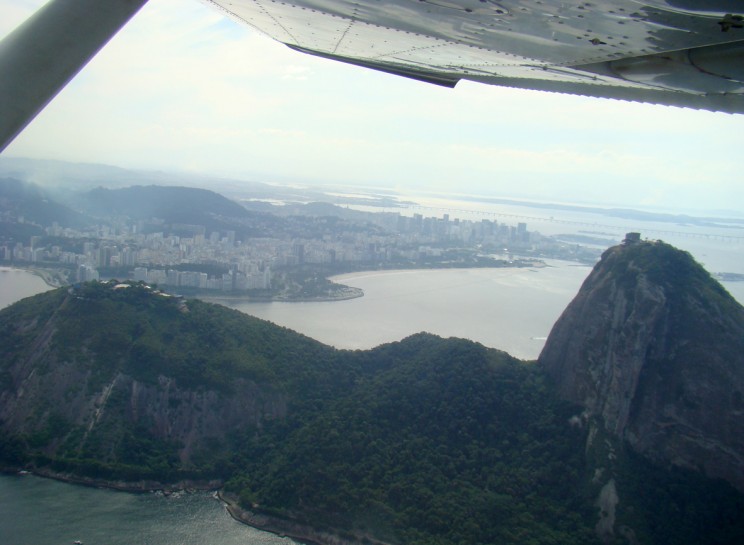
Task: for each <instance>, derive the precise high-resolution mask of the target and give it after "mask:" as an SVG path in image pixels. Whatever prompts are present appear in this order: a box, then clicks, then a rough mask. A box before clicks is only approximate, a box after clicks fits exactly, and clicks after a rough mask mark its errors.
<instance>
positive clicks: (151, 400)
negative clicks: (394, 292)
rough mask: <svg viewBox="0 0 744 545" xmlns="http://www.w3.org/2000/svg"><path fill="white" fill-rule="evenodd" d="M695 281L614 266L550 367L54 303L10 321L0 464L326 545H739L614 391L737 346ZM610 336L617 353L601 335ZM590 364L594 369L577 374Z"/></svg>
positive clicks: (124, 295) (152, 299)
mask: <svg viewBox="0 0 744 545" xmlns="http://www.w3.org/2000/svg"><path fill="white" fill-rule="evenodd" d="M628 251H630V252H636V253H634V254H632V256H629V255H628V254H627V252H628ZM670 263H671V264H673V265H674V268H673V271H672V273H670V272H669V270H668V269H669V267H668V266H666V265H668V264H670ZM631 264H632V266H631ZM665 264H666V265H665ZM610 265H612V266H610ZM698 267H699V266H698V265H697V264H695V263H694V261H691V258H689V256H687V255H685V254H684V253H679V251H677V250H674V249H672V248H671V247H668V246H667V245H663V244H660V243H659V244H657V243H654V244H650V243H649V245H646V244H645V243H643V244H641V245H638V246H635V247H632V248H630V247H626V246H623V247H619V248H616V249H613V250H612V251H608V253H606V256H605V259H603V262H600V264H598V265H597V267H596V268H595V272H593V274H595V273H596V275H595V277H594V278H593V279H592V280H591V281H590V280H589V279H587V283H585V286H584V287H582V290H581V291H580V292H579V295H577V300H578V301H584V302H586V301H587V300H590V301H592V304H589V305H585V306H580V307H579V308H580V311H579V312H576V311H570V309H571V306H570V307H569V309H567V311H566V312H567V313H568V314H566V315H569V316H570V315H574V316H581V315H583V314H586V315H587V316H585V318H587V320H585V321H584V322H579V321H576V322H575V323H574V326H573V327H570V328H568V329H569V330H571V331H573V332H574V333H575V334H576V338H575V341H576V346H578V348H575V347H574V348H571V347H572V346H574V345H573V343H574V340H572V339H571V338H569V339H566V338H565V335H564V334H563V333H561V330H562V328H563V327H564V326H561V327H559V326H558V324H556V328H557V329H555V330H554V333H551V338H550V339H549V342H548V343H546V350H547V345H548V344H554V343H556V342H559V341H560V340H561V338H562V335H564V338H563V341H561V342H566V343H567V344H566V345H565V347H568V348H566V350H562V351H559V354H560V358H561V361H562V362H563V363H562V364H561V366H556V367H554V368H551V367H550V366H549V361H548V360H544V359H542V361H540V363H539V364H538V365H535V364H534V363H529V362H521V361H519V360H516V359H515V358H512V357H511V356H509V355H508V354H506V353H504V352H500V351H498V350H494V349H490V348H486V347H484V346H482V345H479V344H477V343H473V342H471V341H467V340H463V339H442V338H439V337H436V336H434V335H430V334H426V333H420V334H417V335H414V336H411V337H409V338H406V339H404V340H402V341H399V342H395V343H390V344H387V345H382V346H380V347H377V348H375V349H372V350H365V351H344V350H336V349H333V348H331V347H328V346H325V345H322V344H321V343H318V342H316V341H313V340H312V339H309V338H307V337H304V336H302V335H300V334H298V333H295V332H292V331H289V330H287V329H285V328H280V327H277V326H275V325H273V324H270V323H268V322H264V321H262V320H258V319H256V318H252V317H249V316H246V315H243V314H241V313H239V312H237V311H232V310H229V309H225V308H224V307H220V306H218V305H210V304H207V303H203V302H200V301H198V300H190V301H187V300H184V299H181V298H178V297H169V296H167V295H165V294H162V293H159V292H157V291H156V290H152V289H150V288H149V287H147V286H146V285H144V284H143V283H132V282H128V283H124V284H119V283H117V282H108V283H88V284H81V285H79V286H77V287H74V288H68V289H59V290H54V291H51V292H47V293H45V294H41V295H38V296H35V297H32V298H29V299H26V300H23V301H21V302H19V303H16V304H15V305H12V306H11V307H8V308H6V309H4V310H2V311H1V312H0V429H2V430H3V433H2V434H0V461H2V462H3V463H5V464H7V465H10V466H12V467H23V468H28V469H39V470H41V471H42V472H46V474H52V475H56V476H60V475H62V476H70V475H71V476H74V478H76V479H85V480H88V482H93V483H99V484H100V483H101V482H104V483H105V482H111V483H121V482H128V483H139V484H135V486H146V485H145V484H144V483H151V486H163V483H168V482H185V481H191V482H194V481H200V482H210V481H211V482H212V483H219V484H221V485H223V487H224V488H223V490H224V492H225V493H226V494H228V495H229V496H230V497H231V498H233V502H234V503H233V508H235V506H238V505H239V506H240V508H241V509H244V510H249V511H253V512H255V513H258V514H259V515H260V516H262V517H268V518H270V519H271V520H272V521H273V522H272V524H279V527H280V528H286V529H289V528H293V527H294V528H297V527H299V526H297V525H300V526H302V527H305V526H307V525H308V524H310V525H311V526H313V527H314V528H315V529H318V530H320V531H321V532H320V534H318V535H321V534H322V535H324V536H326V537H323V542H324V543H329V544H330V543H333V542H334V540H335V539H337V538H338V536H339V535H341V536H346V538H347V539H348V540H349V541H348V542H353V541H354V540H356V541H357V542H360V543H361V542H363V540H364V538H365V537H367V538H369V537H370V536H371V537H373V538H374V539H376V540H378V541H382V542H385V543H391V544H403V543H405V544H406V545H424V544H426V545H429V544H432V543H435V544H438V545H455V544H459V543H463V542H465V543H469V544H470V545H491V544H495V543H525V542H530V543H535V544H545V545H547V544H558V543H576V544H590V543H600V542H602V543H610V544H614V543H618V544H619V543H631V544H632V543H680V544H687V543H689V544H690V545H692V544H693V543H694V544H696V545H697V544H700V543H738V542H740V540H739V539H738V538H740V537H741V536H744V516H742V515H744V495H742V494H741V493H740V492H737V491H736V490H734V489H733V488H732V487H731V486H730V485H729V484H728V483H726V482H723V481H721V480H715V479H710V478H708V477H706V476H705V472H704V471H700V468H698V467H696V466H695V465H694V464H690V463H676V460H674V459H672V460H670V459H669V457H668V456H666V455H665V453H666V452H667V451H668V450H669V449H670V448H672V447H674V446H675V445H677V444H673V443H669V444H662V445H661V446H660V447H658V449H657V450H656V451H649V450H643V449H639V448H638V444H639V443H638V442H636V443H634V442H633V437H632V436H628V435H627V434H624V433H619V434H618V432H617V430H618V429H619V428H618V426H621V427H622V426H624V428H622V429H623V430H628V429H630V430H634V429H636V428H633V427H632V423H633V422H634V420H633V419H634V418H635V414H636V413H635V412H634V409H633V405H632V403H628V402H626V401H625V397H624V393H625V392H626V391H627V389H626V390H624V389H623V388H621V387H617V384H620V385H621V386H622V384H624V383H622V381H621V380H620V378H622V377H623V376H625V375H623V372H622V371H623V370H630V369H642V368H643V366H642V365H641V366H640V367H638V366H636V367H633V365H629V366H626V365H625V364H624V363H623V361H621V360H622V358H619V357H620V356H623V355H624V354H626V353H629V354H631V355H634V354H642V355H643V358H645V357H646V355H647V354H648V355H649V357H651V361H657V360H658V359H659V358H660V356H659V354H661V353H662V352H661V349H662V348H664V349H665V348H667V347H668V346H676V345H675V343H674V342H672V339H673V338H674V337H672V338H670V339H668V342H666V343H664V342H661V341H659V339H663V338H666V337H664V336H663V335H662V333H666V334H671V333H670V332H673V333H674V335H677V336H679V335H682V337H679V338H685V336H687V338H690V339H692V340H694V341H695V342H696V343H699V342H702V341H705V340H706V339H708V338H709V337H711V335H713V337H711V339H712V340H714V341H715V340H716V339H718V341H722V340H725V339H726V338H727V337H725V336H724V337H716V336H715V335H716V334H717V335H719V336H720V335H721V333H720V332H718V333H715V332H712V333H711V332H709V331H708V330H707V329H705V327H703V328H701V327H700V326H696V325H695V324H696V323H697V322H696V320H698V321H699V320H701V319H702V320H703V322H711V320H710V319H709V314H708V313H710V312H712V310H711V309H713V310H715V309H718V314H719V317H718V320H719V321H718V322H715V323H716V324H726V323H729V322H732V321H733V323H734V325H735V324H737V323H738V319H739V318H738V317H739V316H740V315H739V314H738V312H739V310H737V309H738V308H739V307H729V306H727V305H731V303H730V302H727V301H728V299H727V298H726V296H727V294H726V292H725V290H722V288H720V286H718V285H717V284H715V283H713V284H711V283H710V282H711V281H712V280H711V279H710V277H709V275H707V273H705V272H704V271H702V272H701V271H700V269H699V268H698ZM590 278H591V276H590ZM682 288H684V289H682ZM665 290H666V291H665ZM695 293H697V294H700V293H704V294H705V295H706V297H708V298H709V299H710V300H706V301H699V300H698V298H696V297H692V295H691V294H695ZM649 294H650V295H649ZM621 296H622V301H625V302H624V303H623V302H622V301H621V300H620V299H618V298H619V297H621ZM593 297H596V299H593ZM602 301H604V302H603V303H602ZM690 301H692V302H694V303H695V304H694V305H692V306H690V304H691V303H690ZM634 302H638V303H639V304H637V305H631V304H630V303H634ZM600 303H602V304H600ZM719 303H720V304H719ZM572 305H573V303H572ZM670 308H673V309H676V310H679V309H682V310H685V309H688V310H689V314H690V315H692V318H691V323H689V324H678V325H675V324H676V322H674V321H669V320H671V318H669V317H670V316H672V317H674V316H676V315H677V314H679V312H676V310H675V312H670V311H669V309H670ZM592 310H593V311H594V312H595V314H590V311H592ZM731 312H734V313H735V314H733V315H732V314H730V313H731ZM683 314H685V313H683ZM713 315H716V314H715V312H713ZM628 317H635V318H634V319H635V320H636V323H635V326H634V328H631V329H630V330H629V331H630V332H631V333H635V334H636V337H633V338H639V339H641V340H646V341H647V342H646V344H645V345H644V344H643V343H640V344H639V343H635V342H634V343H629V344H628V343H625V341H626V340H627V339H630V338H631V336H630V335H629V334H628V333H625V334H621V332H620V330H619V329H618V328H621V326H622V325H623V324H624V323H626V322H628ZM642 317H643V320H649V322H648V323H647V324H645V325H643V324H640V322H641V321H642V320H641V318H642ZM658 317H666V318H664V319H666V320H667V321H664V320H663V319H659V318H658ZM693 318H694V319H693ZM561 320H563V321H565V320H564V318H561ZM602 320H605V321H602ZM607 320H609V322H608V321H607ZM613 320H615V322H613ZM613 323H615V325H614V326H613ZM656 323H659V324H661V325H662V326H663V327H661V326H660V327H658V328H656V327H655V326H653V324H656ZM711 323H712V322H711ZM608 324H609V325H608ZM641 325H643V327H641ZM636 326H637V327H636ZM672 326H674V327H672ZM612 327H614V328H615V329H614V333H613V335H611V336H610V337H611V339H609V341H612V340H613V339H615V340H617V339H620V342H619V344H613V343H612V342H609V341H607V339H605V340H603V338H602V331H603V328H604V329H607V331H608V332H611V331H613V329H612ZM592 328H593V329H592ZM587 331H588V332H589V333H587ZM693 333H694V334H695V336H693V337H690V335H692V334H693ZM595 337H596V338H595ZM587 338H588V339H590V340H592V339H593V341H594V345H592V344H591V343H588V342H587ZM708 340H710V339H708ZM657 341H658V342H657ZM654 343H656V344H654ZM605 344H606V345H607V346H608V347H612V348H613V349H617V354H616V355H617V356H618V358H619V359H618V358H616V359H615V360H613V359H612V358H610V361H614V362H615V363H618V365H619V366H620V367H619V369H615V368H614V367H612V366H610V367H609V369H611V370H615V371H618V372H617V373H615V374H610V376H609V378H608V379H607V380H605V381H604V382H602V381H601V380H600V381H599V382H600V384H603V385H605V384H606V385H607V386H606V387H605V386H602V388H598V387H597V386H596V382H597V381H596V380H595V381H594V382H592V380H590V379H591V378H592V375H591V372H590V371H591V369H590V371H587V365H588V363H589V364H591V363H592V362H596V361H600V362H602V361H605V362H606V361H607V357H605V358H604V359H602V358H601V357H600V356H601V355H602V348H601V347H602V346H604V345H605ZM626 344H627V346H630V349H625V350H624V351H623V349H624V347H625V346H626ZM689 344H691V343H690V342H688V343H687V345H684V346H683V347H682V348H684V349H685V351H686V352H687V353H690V354H692V355H695V354H697V357H702V355H703V354H704V355H706V357H707V356H709V355H710V351H711V349H712V347H711V346H710V345H707V344H703V345H702V347H701V348H700V350H699V351H698V352H694V351H691V350H690V348H689V346H688V345H689ZM641 345H642V346H654V347H657V349H656V351H655V352H654V351H653V350H651V351H648V350H640V349H638V350H636V347H637V346H641ZM582 346H583V347H584V348H586V347H589V348H591V349H593V350H595V351H598V352H597V353H598V354H599V355H600V356H597V357H594V356H592V358H593V359H592V358H586V357H584V356H582V354H584V352H582V350H584V348H581V347H582ZM727 346H728V345H727ZM732 346H733V348H732V347H731V346H728V347H724V349H721V350H719V351H718V352H717V355H716V356H715V357H714V359H715V361H716V362H718V361H719V359H722V361H724V362H725V360H726V358H727V357H729V356H730V355H731V354H734V353H735V352H736V350H738V348H737V346H738V345H737V344H735V343H734V344H733V345H732ZM680 350H681V349H679V347H678V350H677V352H679V351H680ZM589 352H590V353H591V354H594V352H591V350H590V351H589ZM547 353H548V354H549V353H550V351H548V352H547ZM664 353H666V352H664ZM582 358H583V359H582ZM654 358H655V359H654ZM736 361H738V360H735V362H734V363H736ZM587 362H588V363H587ZM636 363H637V362H636ZM701 367H703V366H701ZM556 369H557V371H556ZM599 369H600V371H601V370H602V369H603V368H602V367H601V366H600V367H599ZM571 373H573V374H574V378H575V380H574V383H575V384H576V385H578V386H577V388H576V391H577V392H579V393H580V394H581V396H578V395H577V397H576V398H571V397H570V396H569V395H568V394H567V392H568V393H570V392H572V391H573V390H572V389H571V388H570V384H569V383H568V382H567V377H568V376H571ZM582 373H583V374H582ZM626 375H627V373H626ZM696 376H697V375H694V376H693V378H694V377H696ZM600 378H601V377H600ZM562 381H566V382H565V383H563V382H562ZM647 382H648V381H645V380H636V381H633V380H631V381H630V383H631V384H636V385H637V384H646V383H647ZM693 382H694V381H693ZM648 384H650V385H651V386H654V387H656V386H658V384H659V383H658V381H657V382H654V381H651V382H648ZM660 384H662V385H663V384H664V381H662V382H661V383H660ZM686 384H687V383H685V382H683V383H682V385H683V386H685V385H686ZM716 384H718V383H716ZM676 386H677V384H676V383H673V384H671V388H670V389H671V391H672V394H673V395H674V396H677V388H676ZM592 388H594V390H592ZM613 388H614V390H613ZM717 388H718V391H719V392H724V391H726V390H725V388H723V387H722V386H720V384H718V386H717ZM651 390H652V391H653V388H652V389H651ZM693 393H694V392H693ZM600 394H601V396H603V397H602V399H601V401H600ZM687 394H689V392H687V391H686V390H684V388H683V390H682V395H681V397H680V400H679V401H680V403H681V404H682V406H683V407H684V404H685V402H686V401H689V400H688V399H687V398H686V397H685V396H686V395H687ZM592 395H593V396H594V397H592ZM561 397H562V398H563V399H561ZM641 397H643V396H641ZM652 397H653V396H652ZM678 397H679V396H678ZM688 397H689V396H688ZM724 397H725V396H724ZM592 399H594V400H595V401H593V402H592V403H594V404H592V403H590V402H588V401H587V400H589V401H591V400H592ZM639 399H640V398H639ZM674 400H676V398H675V399H674ZM692 401H695V399H692ZM642 408H643V410H644V411H646V412H647V411H648V410H649V409H648V408H647V407H646V405H642ZM653 409H654V410H657V411H659V412H660V413H661V414H662V415H663V414H664V412H663V411H664V407H663V406H662V407H661V409H658V408H656V406H654V407H653ZM714 409H715V407H714ZM689 410H692V411H695V410H699V411H703V410H706V406H702V405H701V406H700V407H698V408H697V409H695V408H693V409H689ZM710 412H711V414H712V416H713V417H715V416H716V414H717V413H716V411H715V410H712V411H710ZM644 414H645V413H644ZM642 421H645V420H642ZM725 439H726V438H725V437H724V438H723V439H721V438H716V440H717V441H719V442H722V441H724V440H725ZM722 444H723V443H722ZM670 445H671V446H670ZM680 445H681V446H679V445H677V448H679V449H681V452H682V453H683V454H684V453H685V452H686V451H685V450H684V449H685V448H686V444H685V443H680ZM655 448H656V447H655ZM733 448H734V449H736V448H737V447H736V446H735V444H734V445H733ZM665 449H667V450H665ZM688 450H689V449H688ZM656 454H659V455H658V456H657V455H656ZM693 454H695V453H694V452H693ZM683 461H686V459H683ZM703 469H705V468H703ZM708 474H709V475H710V472H708ZM713 476H714V477H715V476H719V477H720V476H721V475H713ZM724 476H725V475H724ZM680 513H683V514H684V515H683V516H680ZM251 520H253V519H251ZM262 520H263V519H262ZM277 521H278V522H277ZM303 525H304V526H303ZM313 535H316V534H313ZM328 535H332V536H336V537H327V536H328Z"/></svg>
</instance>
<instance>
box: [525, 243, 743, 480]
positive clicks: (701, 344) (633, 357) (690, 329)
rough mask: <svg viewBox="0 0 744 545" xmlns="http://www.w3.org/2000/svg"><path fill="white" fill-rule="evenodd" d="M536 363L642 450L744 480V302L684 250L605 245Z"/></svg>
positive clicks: (711, 474)
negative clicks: (739, 300) (596, 262)
mask: <svg viewBox="0 0 744 545" xmlns="http://www.w3.org/2000/svg"><path fill="white" fill-rule="evenodd" d="M539 364H540V365H542V366H543V368H544V369H545V370H546V371H547V372H548V373H549V374H550V375H551V376H552V377H553V379H554V380H555V382H556V385H557V388H558V390H559V392H560V395H561V396H562V397H563V398H565V399H567V400H570V401H573V402H575V403H577V404H579V405H581V406H583V407H584V408H585V409H586V412H587V413H588V414H589V415H591V416H594V417H598V418H599V419H600V420H601V421H602V423H603V425H604V427H605V429H606V430H607V431H609V432H610V433H612V434H614V435H615V436H617V437H618V438H620V439H622V440H624V441H626V442H627V443H628V444H629V445H630V446H631V447H632V448H633V449H634V450H636V451H637V452H639V453H641V454H643V455H644V456H647V457H648V458H651V459H653V460H656V461H659V462H662V463H670V464H673V465H678V466H683V467H688V468H692V469H696V470H700V471H702V472H703V473H705V474H706V475H708V476H709V477H713V478H722V479H725V480H726V481H728V482H730V483H731V484H732V485H734V486H735V487H736V488H738V489H739V490H744V418H743V417H744V398H743V395H744V307H742V306H741V305H740V304H738V303H737V302H736V301H735V300H734V299H733V298H732V297H731V296H730V295H729V294H728V293H727V292H726V291H725V289H724V288H723V287H721V286H720V284H718V283H717V282H716V281H715V280H713V279H712V278H711V277H710V275H709V274H708V273H707V272H706V271H705V270H704V269H703V268H702V267H701V266H700V265H699V264H697V263H696V262H695V261H694V260H693V259H692V257H691V256H690V255H689V254H687V253H686V252H682V251H680V250H677V249H675V248H673V247H671V246H669V245H667V244H664V243H662V242H640V241H637V242H636V241H628V242H627V243H626V244H623V245H621V246H616V247H613V248H610V249H609V250H607V251H606V252H605V254H604V255H603V256H602V260H601V261H600V262H599V263H598V264H597V265H596V267H595V268H594V270H593V271H592V273H591V274H590V275H589V277H588V278H587V279H586V281H585V282H584V284H583V286H582V287H581V290H580V291H579V293H578V295H577V296H576V298H575V299H574V300H573V301H572V302H571V304H570V305H569V306H568V308H567V309H566V310H565V311H564V313H563V314H562V316H561V317H560V318H559V320H558V321H557V322H556V324H555V326H554V327H553V330H552V332H551V334H550V336H549V338H548V341H547V343H546V345H545V348H544V350H543V352H542V354H541V355H540V358H539Z"/></svg>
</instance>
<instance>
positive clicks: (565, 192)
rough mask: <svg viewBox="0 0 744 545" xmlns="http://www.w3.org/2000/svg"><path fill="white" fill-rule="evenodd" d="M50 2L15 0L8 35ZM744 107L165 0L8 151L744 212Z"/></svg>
mask: <svg viewBox="0 0 744 545" xmlns="http://www.w3.org/2000/svg"><path fill="white" fill-rule="evenodd" d="M42 4H43V2H42V1H41V0H28V1H8V0H3V1H0V14H1V15H2V16H0V35H5V34H6V33H8V32H9V31H10V30H12V28H14V27H15V25H17V24H18V23H19V22H21V21H22V20H24V19H25V18H26V17H27V16H28V15H29V14H31V13H32V12H33V11H34V10H35V9H36V8H37V7H38V6H40V5H42ZM741 127H742V118H741V116H735V115H728V114H714V113H710V112H697V111H692V110H685V109H679V108H669V107H660V106H650V105H642V104H631V103H623V102H619V101H608V100H598V99H587V98H582V97H575V96H563V95H557V94H551V93H538V92H530V91H515V90H509V89H501V88H495V87H490V86H486V85H479V84H473V83H467V82H463V83H461V84H460V85H458V87H457V88H456V89H455V90H450V89H442V88H438V87H436V86H432V85H427V84H423V83H420V82H415V81H408V80H405V79H403V78H400V77H395V76H390V75H386V74H379V73H375V72H373V71H370V70H364V69H361V68H356V67H351V66H346V65H343V64H340V63H334V62H331V61H325V60H321V59H317V58H313V57H310V56H307V55H302V54H300V53H296V52H293V51H291V50H289V49H288V48H286V47H285V46H283V45H281V44H278V43H276V42H273V41H272V40H270V39H268V38H266V37H264V36H261V35H260V34H259V33H258V32H256V31H254V30H252V29H250V28H247V27H245V26H242V25H238V24H236V23H234V22H233V21H231V20H229V19H226V18H225V17H223V16H222V15H221V14H220V13H219V12H218V11H216V10H213V9H209V8H208V7H206V6H204V5H203V4H201V3H199V2H196V1H190V0H151V1H150V2H149V3H148V4H147V5H146V6H145V7H144V8H143V9H142V11H141V12H140V13H139V14H137V15H136V16H135V17H134V18H133V20H132V21H131V22H130V23H129V24H128V25H127V26H126V27H125V28H124V29H123V30H122V31H121V32H120V33H119V34H118V35H117V36H116V37H115V38H114V39H113V40H112V41H111V42H110V43H109V44H108V46H106V47H105V48H104V49H103V50H102V51H101V52H100V53H99V55H98V56H96V57H95V58H94V59H93V60H92V61H91V63H90V64H89V65H88V66H87V67H86V68H85V69H84V70H83V71H82V72H81V73H80V75H79V76H78V77H76V78H75V79H74V80H73V81H72V82H71V83H70V84H69V85H68V87H67V88H66V89H65V90H63V91H62V93H60V95H59V96H58V97H57V98H56V99H55V100H53V101H52V103H51V104H50V105H49V106H48V107H47V108H46V109H45V110H44V111H43V112H42V113H41V114H40V115H39V116H38V118H37V119H36V120H34V121H33V122H32V123H31V124H30V125H29V127H28V128H27V129H26V130H25V131H24V132H23V133H22V134H21V135H20V136H19V137H18V138H17V139H16V141H15V142H13V143H12V144H11V145H10V146H9V147H8V148H7V150H6V151H5V152H4V156H6V157H31V158H47V159H60V160H66V161H76V162H92V163H106V164H112V165H117V166H122V167H127V168H141V169H154V170H175V171H185V172H191V173H205V174H209V175H219V176H225V177H233V178H240V179H246V180H254V181H268V182H291V183H301V184H328V185H343V186H347V187H348V186H368V187H387V188H391V189H394V190H400V191H404V192H409V193H411V192H417V191H419V192H420V191H439V192H442V191H446V192H450V193H470V194H491V195H498V196H505V197H521V198H531V199H540V200H552V201H562V202H592V203H604V204H610V205H623V206H634V207H652V208H658V209H666V210H672V211H675V212H688V211H693V212H694V211H710V210H726V211H727V213H732V212H733V213H741V212H742V209H741V206H740V204H738V203H741V202H744V189H743V188H742V185H741V183H740V181H741V175H740V174H739V171H738V169H737V164H736V161H737V157H738V154H739V144H738V138H737V135H738V133H737V130H739V129H740V128H741Z"/></svg>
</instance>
